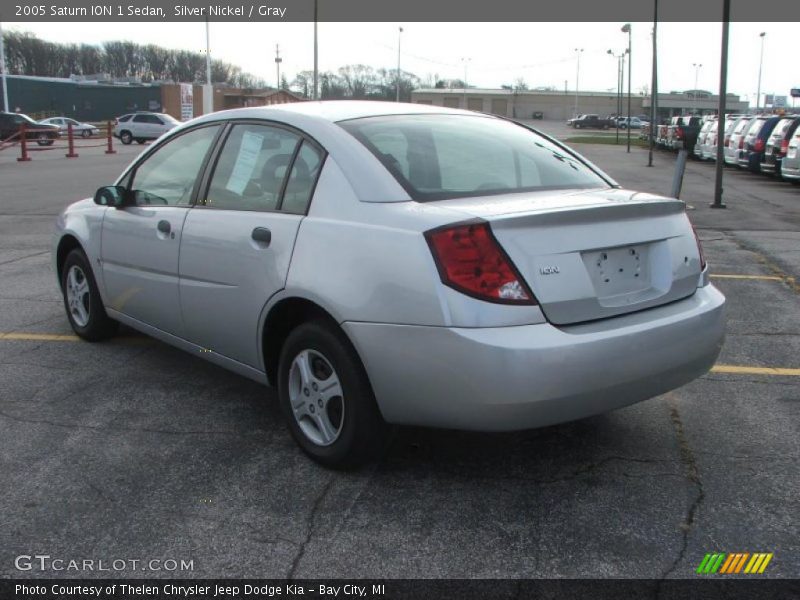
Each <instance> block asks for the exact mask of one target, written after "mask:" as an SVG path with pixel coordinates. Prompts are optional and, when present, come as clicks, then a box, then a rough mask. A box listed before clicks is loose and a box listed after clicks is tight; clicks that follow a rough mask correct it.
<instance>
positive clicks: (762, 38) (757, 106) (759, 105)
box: [756, 31, 767, 113]
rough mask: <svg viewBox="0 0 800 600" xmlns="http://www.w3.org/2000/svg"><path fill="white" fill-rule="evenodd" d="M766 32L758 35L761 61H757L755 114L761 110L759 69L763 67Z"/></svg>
mask: <svg viewBox="0 0 800 600" xmlns="http://www.w3.org/2000/svg"><path fill="white" fill-rule="evenodd" d="M766 35H767V32H766V31H762V32H761V33H759V34H758V37H760V38H761V59H760V60H759V61H758V92H757V93H756V113H758V112H759V110H760V109H761V68H762V67H763V66H764V38H765V37H766Z"/></svg>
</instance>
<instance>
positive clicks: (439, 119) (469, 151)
mask: <svg viewBox="0 0 800 600" xmlns="http://www.w3.org/2000/svg"><path fill="white" fill-rule="evenodd" d="M339 125H340V126H341V127H342V128H344V129H345V130H346V131H348V132H349V133H350V134H352V135H353V136H354V137H355V138H356V139H357V140H359V141H360V142H361V143H362V144H364V145H365V146H366V147H367V148H368V149H369V150H370V151H371V152H372V153H373V154H374V155H375V156H376V157H377V158H378V160H380V161H381V163H383V165H384V167H386V169H387V170H388V171H389V172H390V173H391V174H392V175H393V176H394V177H395V178H396V179H397V181H398V182H399V183H400V184H401V185H402V186H403V187H404V188H405V190H406V191H407V192H408V194H409V195H410V196H411V197H412V198H413V199H414V200H417V201H419V202H426V201H432V200H444V199H447V198H460V197H466V196H485V195H492V194H507V193H514V192H525V191H536V190H546V189H569V188H597V187H608V185H609V184H608V182H606V181H604V180H603V179H602V178H601V177H600V176H599V175H598V174H597V173H595V172H594V171H592V170H591V169H590V168H589V167H587V166H586V165H584V164H583V163H581V162H580V161H579V160H578V159H577V158H575V157H574V156H572V155H571V154H569V153H568V152H566V151H565V150H563V149H561V148H559V147H558V146H557V145H556V144H554V143H552V142H550V141H548V140H546V139H545V138H542V137H540V136H539V135H537V134H536V133H535V132H533V131H531V130H529V129H527V128H525V127H522V126H519V125H516V124H513V123H510V122H508V121H504V120H499V119H491V118H487V117H481V116H470V115H392V116H387V117H369V118H363V119H353V120H350V121H342V122H340V123H339Z"/></svg>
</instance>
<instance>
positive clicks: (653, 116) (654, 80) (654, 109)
mask: <svg viewBox="0 0 800 600" xmlns="http://www.w3.org/2000/svg"><path fill="white" fill-rule="evenodd" d="M657 104H658V0H653V69H652V73H651V80H650V149H649V150H648V155H647V166H648V167H652V166H653V149H654V148H655V145H656V133H655V129H656V127H658V123H656V120H657V119H658V106H657Z"/></svg>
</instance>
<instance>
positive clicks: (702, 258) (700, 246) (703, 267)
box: [687, 217, 706, 271]
mask: <svg viewBox="0 0 800 600" xmlns="http://www.w3.org/2000/svg"><path fill="white" fill-rule="evenodd" d="M687 218H688V217H687ZM692 233H694V241H695V242H697V251H698V252H699V253H700V270H701V271H705V270H706V255H705V254H704V253H703V244H701V243H700V238H699V237H698V236H697V230H696V229H695V228H694V225H692Z"/></svg>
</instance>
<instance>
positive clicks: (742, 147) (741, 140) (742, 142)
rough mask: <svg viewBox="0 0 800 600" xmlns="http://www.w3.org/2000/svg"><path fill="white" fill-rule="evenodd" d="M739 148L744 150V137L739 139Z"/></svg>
mask: <svg viewBox="0 0 800 600" xmlns="http://www.w3.org/2000/svg"><path fill="white" fill-rule="evenodd" d="M739 150H744V138H742V139H740V140H739Z"/></svg>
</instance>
